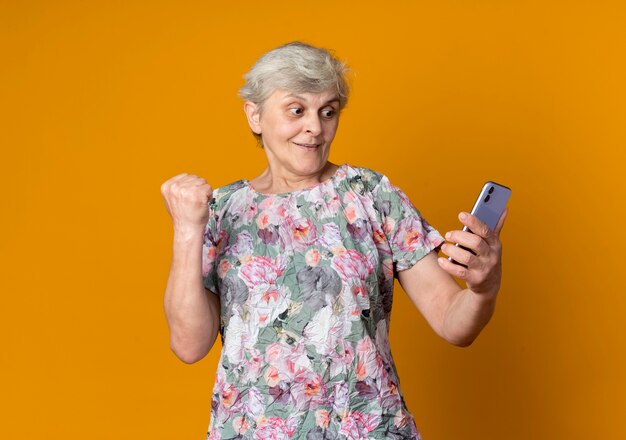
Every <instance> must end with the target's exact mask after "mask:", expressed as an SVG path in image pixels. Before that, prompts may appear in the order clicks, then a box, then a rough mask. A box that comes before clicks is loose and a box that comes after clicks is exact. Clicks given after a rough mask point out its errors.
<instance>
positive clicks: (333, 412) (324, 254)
mask: <svg viewBox="0 0 626 440" xmlns="http://www.w3.org/2000/svg"><path fill="white" fill-rule="evenodd" d="M209 210H210V218H209V222H208V224H207V226H206V228H205V235H204V245H203V250H202V251H203V252H202V253H203V255H202V276H203V280H204V286H205V287H206V288H207V289H209V290H211V291H212V292H213V293H215V294H218V295H219V296H220V301H221V323H220V324H221V325H220V334H221V339H222V345H223V347H222V352H221V355H220V360H219V363H218V366H217V372H216V374H215V385H214V389H213V398H212V405H211V418H210V423H209V429H208V433H207V439H209V440H217V439H222V440H224V439H234V438H238V439H259V440H261V439H262V440H266V439H281V440H282V439H285V440H286V439H305V440H326V439H420V434H419V431H418V429H417V428H416V426H415V422H414V420H413V416H412V415H411V413H410V412H409V411H408V410H407V407H406V404H405V402H404V398H403V396H402V393H401V391H400V382H399V379H398V375H397V372H396V367H395V364H394V361H393V358H392V356H391V351H390V348H389V340H388V331H389V317H390V313H391V303H392V294H393V283H394V277H395V276H397V272H398V271H401V270H405V269H408V268H410V267H411V266H413V265H414V264H415V263H416V262H417V261H419V260H420V259H421V258H422V257H424V256H425V255H426V254H428V253H429V252H430V251H431V250H433V249H436V248H438V247H439V246H440V245H441V244H442V243H443V241H444V240H443V238H442V237H441V235H440V234H439V232H437V231H436V230H435V229H434V228H433V227H432V226H430V225H429V224H428V223H427V222H426V221H425V220H424V219H423V218H422V217H421V216H420V214H419V212H418V211H417V210H416V209H415V207H414V206H413V205H412V203H411V202H410V200H409V199H408V198H407V196H406V195H405V194H404V193H403V192H402V191H401V190H400V189H399V188H397V187H395V186H394V185H392V184H391V183H390V182H389V180H388V179H387V177H386V176H384V175H382V174H380V173H378V172H376V171H373V170H370V169H367V168H361V167H355V166H351V165H348V164H343V165H341V166H340V167H339V168H338V170H337V171H336V172H335V174H334V175H333V176H332V177H331V178H330V179H328V180H326V181H324V182H321V183H318V184H316V185H314V186H312V187H309V188H305V189H302V190H299V191H294V192H290V193H279V194H263V193H259V192H257V191H255V190H254V189H253V188H252V187H251V186H250V184H249V183H248V181H246V180H239V181H237V182H234V183H231V184H230V185H226V186H223V187H220V188H217V189H215V191H214V192H213V199H212V200H211V202H210V203H209Z"/></svg>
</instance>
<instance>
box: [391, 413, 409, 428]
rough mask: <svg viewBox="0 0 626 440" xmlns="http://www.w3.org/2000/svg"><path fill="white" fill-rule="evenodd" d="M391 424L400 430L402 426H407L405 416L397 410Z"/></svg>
mask: <svg viewBox="0 0 626 440" xmlns="http://www.w3.org/2000/svg"><path fill="white" fill-rule="evenodd" d="M393 424H394V425H396V426H397V427H398V428H402V427H403V426H404V425H406V424H407V416H406V414H405V413H404V411H402V410H398V412H397V413H396V416H395V417H394V418H393Z"/></svg>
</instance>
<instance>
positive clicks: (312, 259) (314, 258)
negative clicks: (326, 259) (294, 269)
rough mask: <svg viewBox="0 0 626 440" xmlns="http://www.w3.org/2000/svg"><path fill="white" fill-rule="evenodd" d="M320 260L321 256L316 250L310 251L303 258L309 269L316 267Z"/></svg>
mask: <svg viewBox="0 0 626 440" xmlns="http://www.w3.org/2000/svg"><path fill="white" fill-rule="evenodd" d="M321 258H322V256H321V255H320V252H319V251H318V250H317V249H310V250H309V251H308V252H307V253H306V254H305V256H304V259H305V261H306V264H308V265H309V266H311V267H315V266H317V264H318V263H319V262H320V259H321Z"/></svg>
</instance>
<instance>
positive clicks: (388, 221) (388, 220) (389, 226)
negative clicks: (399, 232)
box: [383, 217, 396, 235]
mask: <svg viewBox="0 0 626 440" xmlns="http://www.w3.org/2000/svg"><path fill="white" fill-rule="evenodd" d="M395 226H396V221H395V219H394V218H393V217H385V220H384V221H383V231H385V234H387V235H389V234H391V232H392V231H393V228H394V227H395Z"/></svg>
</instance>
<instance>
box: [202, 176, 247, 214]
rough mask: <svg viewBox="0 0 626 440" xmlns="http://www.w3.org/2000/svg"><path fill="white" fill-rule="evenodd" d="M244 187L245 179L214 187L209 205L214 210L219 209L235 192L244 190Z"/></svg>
mask: <svg viewBox="0 0 626 440" xmlns="http://www.w3.org/2000/svg"><path fill="white" fill-rule="evenodd" d="M246 187H247V185H246V181H245V180H243V179H241V180H236V181H234V182H232V183H229V184H227V185H223V186H220V187H217V188H215V189H214V190H213V198H212V200H211V203H210V205H211V207H212V208H213V209H214V210H216V211H221V210H222V209H223V208H224V207H225V206H226V205H227V204H228V202H229V200H230V199H231V198H232V197H233V196H234V195H235V194H237V193H239V192H241V191H242V190H245V188H246Z"/></svg>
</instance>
